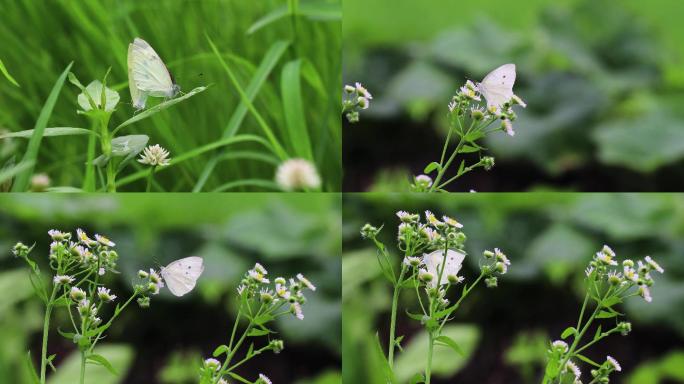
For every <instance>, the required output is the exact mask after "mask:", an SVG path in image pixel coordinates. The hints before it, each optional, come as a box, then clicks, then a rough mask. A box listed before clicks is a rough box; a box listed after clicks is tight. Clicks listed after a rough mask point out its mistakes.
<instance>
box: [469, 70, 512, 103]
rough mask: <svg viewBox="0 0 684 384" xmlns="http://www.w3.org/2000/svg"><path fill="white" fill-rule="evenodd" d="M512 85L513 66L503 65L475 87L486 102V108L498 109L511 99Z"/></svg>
mask: <svg viewBox="0 0 684 384" xmlns="http://www.w3.org/2000/svg"><path fill="white" fill-rule="evenodd" d="M513 84H515V64H504V65H502V66H500V67H498V68H496V69H494V70H493V71H491V72H490V73H489V74H488V75H487V76H485V78H484V79H483V80H482V82H481V83H478V84H477V87H478V91H479V92H480V93H481V94H482V95H483V96H484V97H485V99H486V100H487V106H488V107H491V106H494V107H497V108H499V107H501V106H502V105H503V104H504V103H506V102H508V101H510V100H511V98H512V97H513Z"/></svg>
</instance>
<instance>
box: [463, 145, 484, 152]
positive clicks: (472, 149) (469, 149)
mask: <svg viewBox="0 0 684 384" xmlns="http://www.w3.org/2000/svg"><path fill="white" fill-rule="evenodd" d="M480 150H481V147H475V146H472V145H464V146H462V147H461V149H459V150H458V153H473V152H479V151H480Z"/></svg>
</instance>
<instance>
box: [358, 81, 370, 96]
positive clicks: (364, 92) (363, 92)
mask: <svg viewBox="0 0 684 384" xmlns="http://www.w3.org/2000/svg"><path fill="white" fill-rule="evenodd" d="M355 88H356V92H358V93H359V95H361V96H363V97H364V98H366V99H368V100H373V95H371V94H370V92H368V90H367V89H366V88H365V87H364V86H363V85H362V84H361V83H359V82H357V83H356V84H355Z"/></svg>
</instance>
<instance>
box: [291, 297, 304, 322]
mask: <svg viewBox="0 0 684 384" xmlns="http://www.w3.org/2000/svg"><path fill="white" fill-rule="evenodd" d="M290 310H291V311H292V312H293V313H294V315H295V317H296V318H298V319H299V320H304V312H302V305H301V304H299V303H298V302H296V301H295V302H294V303H292V306H291V308H290Z"/></svg>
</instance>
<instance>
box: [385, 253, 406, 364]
mask: <svg viewBox="0 0 684 384" xmlns="http://www.w3.org/2000/svg"><path fill="white" fill-rule="evenodd" d="M405 273H406V264H403V263H402V265H401V273H399V280H398V281H397V282H396V284H395V285H394V293H393V294H392V314H391V317H390V334H389V346H388V347H387V361H388V363H389V366H390V368H392V367H393V366H394V347H395V346H396V343H395V333H396V327H397V307H398V306H399V291H400V290H401V283H402V281H403V279H404V274H405Z"/></svg>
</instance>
